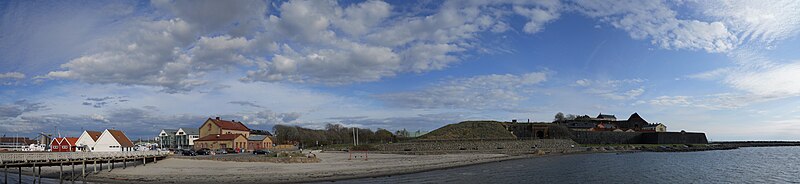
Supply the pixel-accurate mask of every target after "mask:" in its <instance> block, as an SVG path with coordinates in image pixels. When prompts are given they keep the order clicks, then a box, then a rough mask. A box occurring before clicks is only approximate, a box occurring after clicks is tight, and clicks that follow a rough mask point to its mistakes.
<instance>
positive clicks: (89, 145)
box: [75, 130, 103, 152]
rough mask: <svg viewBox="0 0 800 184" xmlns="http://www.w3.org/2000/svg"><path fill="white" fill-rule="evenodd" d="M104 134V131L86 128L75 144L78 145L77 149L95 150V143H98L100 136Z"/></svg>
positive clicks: (83, 150) (80, 150)
mask: <svg viewBox="0 0 800 184" xmlns="http://www.w3.org/2000/svg"><path fill="white" fill-rule="evenodd" d="M102 134H103V133H102V132H97V131H88V130H84V131H83V133H81V136H80V137H78V141H77V142H76V143H75V145H77V149H76V151H79V152H91V151H92V150H94V144H95V143H97V139H98V138H100V135H102Z"/></svg>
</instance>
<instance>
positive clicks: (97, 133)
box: [86, 130, 103, 141]
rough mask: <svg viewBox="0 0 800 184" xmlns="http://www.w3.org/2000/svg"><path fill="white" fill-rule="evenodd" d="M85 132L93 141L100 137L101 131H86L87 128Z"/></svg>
mask: <svg viewBox="0 0 800 184" xmlns="http://www.w3.org/2000/svg"><path fill="white" fill-rule="evenodd" d="M86 133H88V134H89V137H92V140H94V141H97V139H99V138H100V135H102V134H103V133H102V132H95V131H88V130H87V131H86Z"/></svg>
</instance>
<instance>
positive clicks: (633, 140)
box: [572, 131, 642, 144]
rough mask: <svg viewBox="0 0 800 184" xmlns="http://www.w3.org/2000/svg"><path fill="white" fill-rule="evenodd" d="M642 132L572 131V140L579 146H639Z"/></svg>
mask: <svg viewBox="0 0 800 184" xmlns="http://www.w3.org/2000/svg"><path fill="white" fill-rule="evenodd" d="M641 138H642V132H591V131H572V140H575V142H577V143H581V144H640V143H641Z"/></svg>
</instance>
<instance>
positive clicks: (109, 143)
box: [93, 129, 134, 152]
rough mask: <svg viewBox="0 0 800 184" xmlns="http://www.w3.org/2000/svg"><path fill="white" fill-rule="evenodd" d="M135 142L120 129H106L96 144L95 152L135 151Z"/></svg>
mask: <svg viewBox="0 0 800 184" xmlns="http://www.w3.org/2000/svg"><path fill="white" fill-rule="evenodd" d="M133 147H134V145H133V142H131V140H130V139H128V136H125V133H123V132H122V131H119V130H111V129H106V130H105V131H103V134H101V135H100V138H98V139H97V142H96V143H95V144H94V150H93V151H94V152H117V151H133Z"/></svg>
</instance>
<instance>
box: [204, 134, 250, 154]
mask: <svg viewBox="0 0 800 184" xmlns="http://www.w3.org/2000/svg"><path fill="white" fill-rule="evenodd" d="M194 143H195V149H203V148H207V149H211V150H216V149H224V148H233V149H239V150H244V149H246V148H247V138H246V137H245V136H244V135H242V134H215V135H209V136H205V137H202V138H200V139H197V140H195V141H194Z"/></svg>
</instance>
